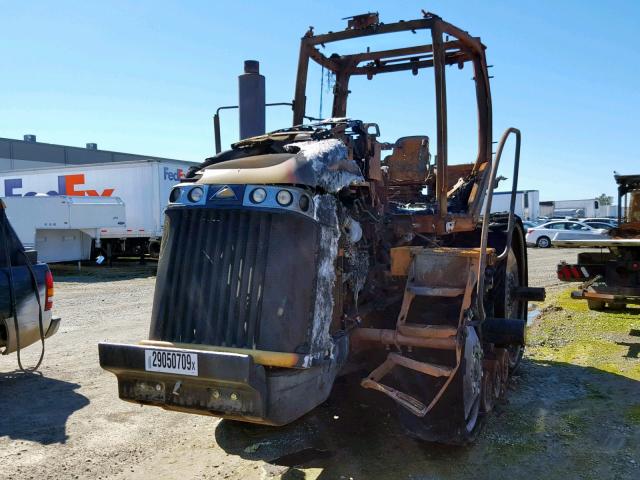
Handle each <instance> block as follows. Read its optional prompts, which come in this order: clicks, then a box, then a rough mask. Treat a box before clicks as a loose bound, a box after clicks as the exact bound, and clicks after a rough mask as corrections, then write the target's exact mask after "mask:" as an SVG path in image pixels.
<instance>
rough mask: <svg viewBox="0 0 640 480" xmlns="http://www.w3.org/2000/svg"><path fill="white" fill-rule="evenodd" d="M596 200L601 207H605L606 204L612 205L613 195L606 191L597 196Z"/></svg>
mask: <svg viewBox="0 0 640 480" xmlns="http://www.w3.org/2000/svg"><path fill="white" fill-rule="evenodd" d="M596 200H597V201H598V203H599V204H600V205H601V206H603V207H606V206H607V205H613V197H612V196H611V195H607V194H606V193H603V194H601V195H599V196H597V197H596Z"/></svg>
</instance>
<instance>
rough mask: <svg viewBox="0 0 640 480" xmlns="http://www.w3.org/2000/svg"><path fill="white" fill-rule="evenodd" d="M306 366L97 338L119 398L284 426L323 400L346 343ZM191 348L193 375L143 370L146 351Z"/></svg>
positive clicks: (340, 364) (102, 364)
mask: <svg viewBox="0 0 640 480" xmlns="http://www.w3.org/2000/svg"><path fill="white" fill-rule="evenodd" d="M341 343H344V346H343V347H344V348H340V349H339V350H340V351H341V352H344V353H345V355H335V356H332V357H331V358H328V359H327V360H326V361H323V362H322V363H320V364H319V365H316V366H313V367H310V368H265V366H263V365H258V364H256V362H255V361H254V359H253V357H252V356H251V355H248V354H239V353H229V352H220V351H209V350H199V349H183V348H164V347H157V346H153V347H150V346H145V345H127V344H115V343H100V344H98V350H99V355H100V366H101V367H102V368H104V369H105V370H108V371H110V372H112V373H114V374H115V375H116V377H117V379H118V394H119V397H120V398H121V399H122V400H126V401H129V402H135V403H139V404H143V405H155V406H159V407H162V408H165V409H167V410H176V411H182V412H188V413H197V414H203V415H213V416H217V417H222V418H230V419H234V420H240V421H245V422H252V423H261V424H268V425H284V424H287V423H290V422H292V421H293V420H295V419H297V418H299V417H300V416H302V415H304V414H305V413H307V412H308V411H310V410H312V409H313V408H315V407H316V406H317V405H319V404H320V403H322V402H323V401H325V400H326V398H327V397H328V396H329V393H330V391H331V387H332V385H333V380H334V379H335V376H336V374H337V372H338V370H339V369H340V367H341V366H342V364H343V363H344V359H345V357H346V351H347V346H348V344H347V343H346V337H345V341H344V342H341ZM149 349H152V350H167V351H174V352H175V351H180V352H189V353H195V354H196V355H197V357H198V372H197V375H195V376H191V375H180V374H175V373H160V372H155V371H154V372H151V371H146V370H145V350H149Z"/></svg>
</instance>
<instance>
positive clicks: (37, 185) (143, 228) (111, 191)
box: [0, 160, 195, 257]
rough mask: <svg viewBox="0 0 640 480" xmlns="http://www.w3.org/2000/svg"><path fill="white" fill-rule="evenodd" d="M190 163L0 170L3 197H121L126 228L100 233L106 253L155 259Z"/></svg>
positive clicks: (133, 163)
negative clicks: (174, 190) (173, 195)
mask: <svg viewBox="0 0 640 480" xmlns="http://www.w3.org/2000/svg"><path fill="white" fill-rule="evenodd" d="M191 165H195V163H190V162H180V161H171V160H140V161H131V162H117V163H116V162H113V163H103V164H91V165H76V166H64V167H48V168H37V169H26V170H12V171H10V172H9V171H5V172H2V171H0V197H7V198H11V197H29V196H35V195H49V196H55V195H67V196H70V197H119V198H121V199H122V201H123V202H124V205H125V212H126V225H118V226H108V227H104V228H101V229H100V232H99V233H100V239H101V245H100V251H101V253H102V254H104V255H105V256H107V257H112V256H118V255H136V256H141V255H144V254H151V255H152V256H156V255H157V254H158V253H159V251H160V239H161V238H162V227H163V217H164V209H165V206H166V205H167V202H168V199H169V192H170V191H171V187H173V185H175V184H176V183H179V182H180V179H181V178H182V177H183V176H184V175H185V174H186V171H187V169H188V168H189V167H190V166H191Z"/></svg>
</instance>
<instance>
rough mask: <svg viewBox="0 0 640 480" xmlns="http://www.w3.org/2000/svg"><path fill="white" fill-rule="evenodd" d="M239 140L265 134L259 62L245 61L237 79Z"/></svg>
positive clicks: (263, 88)
mask: <svg viewBox="0 0 640 480" xmlns="http://www.w3.org/2000/svg"><path fill="white" fill-rule="evenodd" d="M238 96H239V98H238V105H239V108H240V140H242V139H244V138H248V137H254V136H256V135H262V134H264V133H265V82H264V76H263V75H260V62H258V61H257V60H245V62H244V73H243V74H242V75H240V76H239V77H238Z"/></svg>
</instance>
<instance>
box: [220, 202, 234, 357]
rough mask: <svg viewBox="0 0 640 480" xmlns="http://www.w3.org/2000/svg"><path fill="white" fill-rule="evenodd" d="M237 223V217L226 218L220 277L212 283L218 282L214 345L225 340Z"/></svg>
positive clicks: (221, 343)
mask: <svg viewBox="0 0 640 480" xmlns="http://www.w3.org/2000/svg"><path fill="white" fill-rule="evenodd" d="M237 223H238V215H237V214H236V215H229V216H227V221H226V222H225V224H226V225H228V227H227V231H226V232H225V235H224V243H223V245H220V247H221V248H222V249H224V250H223V251H224V253H223V256H222V269H221V271H220V275H219V277H218V278H216V279H215V280H214V281H215V282H218V284H219V287H218V305H217V307H218V308H217V309H216V310H217V313H216V330H215V331H216V334H215V337H214V342H215V345H224V343H223V342H224V340H225V333H226V328H225V319H226V318H227V310H228V307H229V302H228V301H227V300H228V298H229V281H230V272H231V267H232V261H233V258H232V257H233V253H234V251H235V249H236V247H237V244H238V241H239V239H237V238H235V237H236V224H237Z"/></svg>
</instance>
